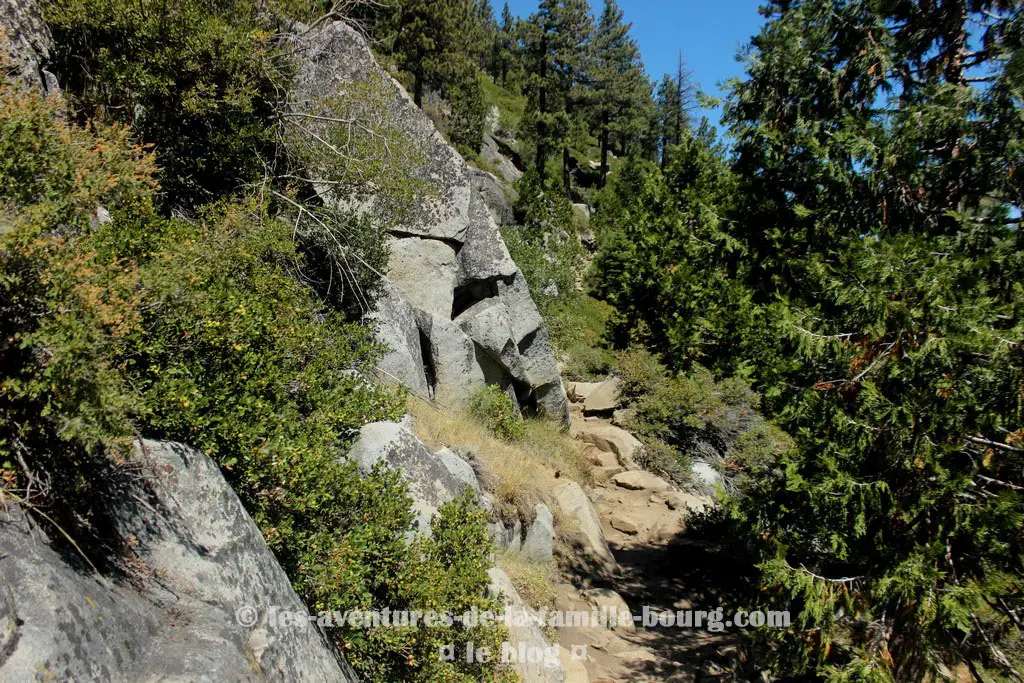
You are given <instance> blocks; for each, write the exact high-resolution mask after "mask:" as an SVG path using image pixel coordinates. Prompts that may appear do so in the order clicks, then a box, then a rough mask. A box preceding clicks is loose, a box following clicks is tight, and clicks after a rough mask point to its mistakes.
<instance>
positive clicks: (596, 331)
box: [546, 293, 615, 380]
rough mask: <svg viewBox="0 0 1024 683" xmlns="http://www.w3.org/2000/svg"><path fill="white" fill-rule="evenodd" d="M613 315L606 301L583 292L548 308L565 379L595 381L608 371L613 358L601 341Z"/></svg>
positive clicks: (549, 321)
mask: <svg viewBox="0 0 1024 683" xmlns="http://www.w3.org/2000/svg"><path fill="white" fill-rule="evenodd" d="M613 312H614V309H612V307H611V306H609V305H608V304H606V303H605V302H603V301H598V300H597V299H595V298H593V297H591V296H589V295H588V294H584V293H577V294H575V295H570V296H568V297H564V298H561V299H560V300H558V301H556V302H554V303H553V304H552V305H551V306H550V307H549V309H548V316H547V320H546V322H547V326H548V331H549V332H550V333H551V342H552V344H553V345H554V347H555V350H556V351H557V353H558V356H559V360H560V361H562V363H563V366H564V367H563V370H562V375H563V376H564V377H565V378H566V379H573V380H594V379H598V378H600V377H604V376H606V375H608V373H609V372H610V371H611V367H612V363H613V362H614V360H615V355H614V353H613V351H612V350H611V349H609V348H607V347H606V346H605V345H604V338H605V329H606V326H607V322H608V319H609V318H610V317H611V315H612V313H613Z"/></svg>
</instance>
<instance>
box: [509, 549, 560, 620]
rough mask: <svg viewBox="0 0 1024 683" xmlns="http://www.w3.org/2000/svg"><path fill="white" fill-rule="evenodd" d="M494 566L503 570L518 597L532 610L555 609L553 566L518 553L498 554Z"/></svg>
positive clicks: (555, 596)
mask: <svg viewBox="0 0 1024 683" xmlns="http://www.w3.org/2000/svg"><path fill="white" fill-rule="evenodd" d="M495 564H497V565H498V566H499V567H501V568H502V569H504V570H505V572H506V573H507V574H508V576H509V578H510V579H512V585H513V586H515V587H516V590H517V591H519V596H520V597H521V598H522V599H523V601H524V602H526V604H527V605H529V606H530V607H533V608H535V609H536V608H539V607H547V608H548V609H554V608H555V601H556V598H557V594H556V593H555V587H554V585H553V584H554V581H555V579H556V578H557V575H556V572H555V567H554V564H553V563H551V562H534V561H532V560H529V559H527V558H525V557H523V556H522V555H520V554H519V553H499V554H498V556H497V557H496V558H495Z"/></svg>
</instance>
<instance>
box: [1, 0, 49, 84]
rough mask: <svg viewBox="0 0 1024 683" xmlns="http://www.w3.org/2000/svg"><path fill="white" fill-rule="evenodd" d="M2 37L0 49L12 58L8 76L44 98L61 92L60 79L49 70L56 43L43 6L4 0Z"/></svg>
mask: <svg viewBox="0 0 1024 683" xmlns="http://www.w3.org/2000/svg"><path fill="white" fill-rule="evenodd" d="M0 34H3V35H0V49H2V50H5V51H7V53H8V58H9V64H8V66H7V68H6V69H5V71H6V72H7V73H6V74H4V75H5V76H6V77H7V78H12V77H13V79H15V80H19V81H21V82H22V83H23V84H24V85H25V86H27V87H29V88H33V89H38V90H39V91H40V92H42V93H44V94H49V93H55V92H58V88H57V78H56V77H55V76H54V75H53V74H52V73H50V72H49V71H47V70H46V64H47V62H48V61H49V59H50V53H51V51H52V50H53V39H52V38H51V37H50V29H49V28H48V27H47V25H46V22H44V21H43V13H42V10H41V9H40V7H39V5H38V4H37V3H35V2H33V1H32V0H0ZM3 38H6V39H3Z"/></svg>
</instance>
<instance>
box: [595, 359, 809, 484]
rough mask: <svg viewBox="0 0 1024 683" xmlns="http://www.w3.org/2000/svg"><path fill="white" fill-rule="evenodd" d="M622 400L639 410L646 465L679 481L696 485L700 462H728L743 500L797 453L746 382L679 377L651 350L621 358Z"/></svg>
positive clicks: (636, 426)
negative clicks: (788, 454)
mask: <svg viewBox="0 0 1024 683" xmlns="http://www.w3.org/2000/svg"><path fill="white" fill-rule="evenodd" d="M615 371H616V374H617V375H618V376H619V378H620V379H621V380H622V389H621V395H622V397H623V398H624V399H625V400H627V401H628V402H629V403H630V405H631V407H632V408H633V409H634V410H635V415H634V417H633V418H632V419H631V421H630V428H631V429H632V430H633V431H634V432H636V434H637V435H638V436H640V437H641V439H642V440H643V442H644V444H645V447H644V450H643V452H642V453H641V454H640V456H639V457H640V461H641V462H642V463H643V464H644V466H645V467H647V468H648V469H651V470H654V471H657V472H659V473H661V474H663V475H664V476H667V477H669V478H671V479H674V480H676V481H680V482H684V481H687V480H688V479H689V469H690V462H691V460H692V459H693V458H695V457H699V458H703V459H705V460H708V461H710V462H722V463H723V464H724V466H725V467H726V469H727V471H728V472H729V473H730V474H731V475H732V476H731V477H730V479H729V481H730V486H729V488H730V490H732V491H733V492H734V493H736V494H737V495H742V491H743V490H744V489H745V488H746V487H748V486H749V485H751V484H752V482H751V475H752V474H754V475H758V476H761V475H764V474H765V473H766V472H767V471H768V470H769V469H770V468H771V467H773V466H774V465H775V464H776V463H777V461H778V459H779V457H780V456H781V454H782V453H784V452H785V451H786V450H788V448H789V447H790V445H789V441H788V438H787V437H786V436H785V434H783V433H782V432H781V431H780V430H779V429H778V428H776V427H774V426H773V425H771V424H770V423H769V422H767V421H766V420H765V419H764V418H763V417H761V415H760V414H759V413H758V407H759V404H760V397H759V396H758V395H757V394H756V393H755V392H754V391H753V390H752V389H751V388H750V386H749V385H747V384H746V382H744V381H743V380H742V379H739V378H736V377H731V378H726V379H724V380H720V381H716V380H715V378H714V377H713V376H712V374H711V373H710V372H709V371H708V370H706V369H704V368H702V367H700V366H694V370H693V372H691V373H688V374H673V373H670V372H669V370H668V369H667V368H666V367H665V366H664V365H663V364H662V363H661V361H660V360H658V358H657V357H656V356H655V355H654V354H652V353H651V352H650V351H648V350H647V349H645V348H643V347H640V346H631V347H630V348H628V349H627V350H625V351H621V352H619V353H618V354H617V357H616V362H615Z"/></svg>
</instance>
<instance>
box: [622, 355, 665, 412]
mask: <svg viewBox="0 0 1024 683" xmlns="http://www.w3.org/2000/svg"><path fill="white" fill-rule="evenodd" d="M615 373H616V374H617V375H618V376H619V379H620V380H621V381H622V384H621V388H620V389H619V393H620V395H621V396H622V397H623V398H624V399H626V400H629V401H633V400H635V399H637V398H640V397H641V396H645V395H647V394H651V393H653V392H654V391H655V390H656V389H657V388H658V387H659V386H660V385H662V384H664V383H665V382H666V381H667V377H668V368H667V367H665V366H664V365H663V364H662V362H661V361H660V360H658V358H657V356H655V355H654V354H653V353H651V352H650V351H648V350H647V349H645V348H644V347H642V346H638V345H636V344H634V345H631V346H630V347H629V348H627V349H626V350H624V351H620V352H619V353H618V354H617V355H616V357H615Z"/></svg>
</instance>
